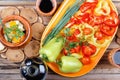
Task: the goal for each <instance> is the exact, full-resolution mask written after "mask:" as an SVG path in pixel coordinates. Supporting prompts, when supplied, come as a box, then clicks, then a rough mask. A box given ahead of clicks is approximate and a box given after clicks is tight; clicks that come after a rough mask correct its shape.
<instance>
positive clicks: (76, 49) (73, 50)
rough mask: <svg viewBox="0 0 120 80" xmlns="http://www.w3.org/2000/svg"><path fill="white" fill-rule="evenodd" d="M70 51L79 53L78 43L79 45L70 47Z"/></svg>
mask: <svg viewBox="0 0 120 80" xmlns="http://www.w3.org/2000/svg"><path fill="white" fill-rule="evenodd" d="M70 52H71V53H79V52H80V46H79V45H78V46H76V47H74V48H72V49H70Z"/></svg>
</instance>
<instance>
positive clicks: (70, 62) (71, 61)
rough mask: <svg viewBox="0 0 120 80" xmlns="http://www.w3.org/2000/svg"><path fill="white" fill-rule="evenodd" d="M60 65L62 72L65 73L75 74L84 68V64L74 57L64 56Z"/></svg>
mask: <svg viewBox="0 0 120 80" xmlns="http://www.w3.org/2000/svg"><path fill="white" fill-rule="evenodd" d="M59 64H60V65H59V69H60V71H61V72H64V73H71V72H72V73H75V72H78V71H80V69H81V68H82V63H81V62H80V61H79V59H77V58H75V57H72V56H62V58H61V60H60V63H59Z"/></svg>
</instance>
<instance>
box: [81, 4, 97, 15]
mask: <svg viewBox="0 0 120 80" xmlns="http://www.w3.org/2000/svg"><path fill="white" fill-rule="evenodd" d="M95 6H96V2H85V3H84V4H83V5H82V6H81V7H80V11H81V12H83V13H84V12H86V11H87V10H91V9H94V8H95Z"/></svg>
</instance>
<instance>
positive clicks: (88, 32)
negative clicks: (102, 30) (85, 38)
mask: <svg viewBox="0 0 120 80" xmlns="http://www.w3.org/2000/svg"><path fill="white" fill-rule="evenodd" d="M91 32H92V30H91V29H90V28H84V29H83V34H85V35H88V34H90V33H91Z"/></svg>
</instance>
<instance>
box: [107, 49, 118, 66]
mask: <svg viewBox="0 0 120 80" xmlns="http://www.w3.org/2000/svg"><path fill="white" fill-rule="evenodd" d="M118 51H120V48H115V49H113V50H111V51H110V53H109V54H108V60H109V62H110V63H111V64H112V65H113V66H116V67H118V68H120V65H119V64H117V63H115V60H114V55H115V54H116V52H118Z"/></svg>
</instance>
